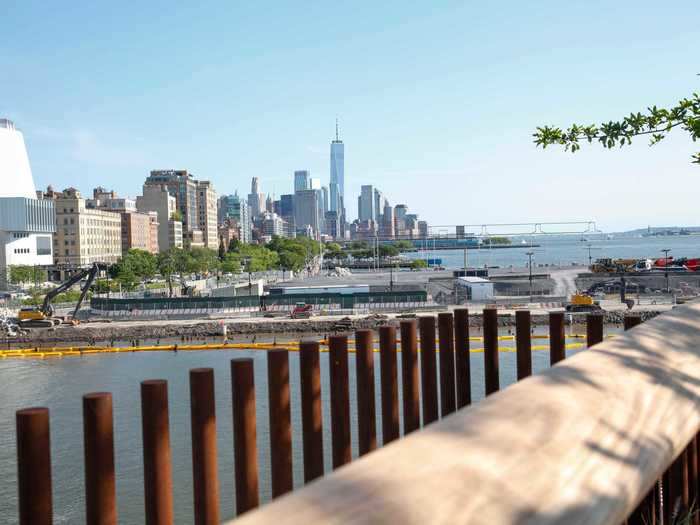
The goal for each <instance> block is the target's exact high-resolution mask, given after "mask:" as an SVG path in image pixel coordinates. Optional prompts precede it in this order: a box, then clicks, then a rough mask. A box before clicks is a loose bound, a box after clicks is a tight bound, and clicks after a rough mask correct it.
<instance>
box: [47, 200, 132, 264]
mask: <svg viewBox="0 0 700 525" xmlns="http://www.w3.org/2000/svg"><path fill="white" fill-rule="evenodd" d="M44 197H45V198H47V199H49V198H53V199H54V206H55V208H56V233H54V238H53V241H54V242H53V246H54V260H55V263H56V264H59V265H67V266H89V265H91V264H92V263H115V262H117V261H118V260H119V258H120V257H121V255H122V221H121V214H119V213H117V212H113V211H106V210H100V209H97V208H89V207H88V206H87V205H86V201H85V199H83V197H82V196H81V195H80V192H79V191H78V190H76V189H75V188H68V189H66V190H64V191H63V192H61V193H55V192H53V191H47V192H46V194H44Z"/></svg>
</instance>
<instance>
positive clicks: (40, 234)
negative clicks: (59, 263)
mask: <svg viewBox="0 0 700 525" xmlns="http://www.w3.org/2000/svg"><path fill="white" fill-rule="evenodd" d="M0 183H1V184H0V289H3V288H6V287H7V276H8V273H9V267H10V266H14V265H27V266H48V265H51V264H52V263H53V250H52V246H53V243H52V239H51V236H52V234H53V232H54V231H55V229H56V221H55V210H54V203H53V202H52V201H50V200H43V199H41V198H39V199H37V196H38V195H37V192H36V188H35V187H34V179H33V178H32V171H31V168H30V167H29V157H28V156H27V149H26V147H25V145H24V137H23V136H22V133H21V132H20V131H18V130H17V129H15V125H14V124H13V123H12V121H10V120H7V119H0ZM42 197H43V195H42Z"/></svg>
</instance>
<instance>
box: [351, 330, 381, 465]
mask: <svg viewBox="0 0 700 525" xmlns="http://www.w3.org/2000/svg"><path fill="white" fill-rule="evenodd" d="M372 337H373V333H372V330H357V331H356V332H355V371H356V375H357V381H356V383H357V441H358V444H359V452H360V456H362V455H364V454H367V453H368V452H371V451H372V450H374V449H375V448H377V417H376V408H375V405H374V342H373V341H372Z"/></svg>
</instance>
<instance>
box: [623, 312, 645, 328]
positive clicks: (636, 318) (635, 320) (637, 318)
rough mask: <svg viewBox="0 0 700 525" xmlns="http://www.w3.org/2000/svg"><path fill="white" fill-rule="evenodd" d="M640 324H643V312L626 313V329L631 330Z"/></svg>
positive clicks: (624, 322) (624, 319) (624, 323)
mask: <svg viewBox="0 0 700 525" xmlns="http://www.w3.org/2000/svg"><path fill="white" fill-rule="evenodd" d="M638 324H642V314H640V313H638V312H635V313H629V314H627V315H625V317H624V318H623V326H624V327H625V330H631V329H632V328H634V327H635V326H637V325H638Z"/></svg>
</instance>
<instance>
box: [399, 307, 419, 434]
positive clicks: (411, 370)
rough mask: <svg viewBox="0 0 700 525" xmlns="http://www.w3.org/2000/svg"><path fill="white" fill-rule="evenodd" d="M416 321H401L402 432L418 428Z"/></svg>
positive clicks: (405, 432)
mask: <svg viewBox="0 0 700 525" xmlns="http://www.w3.org/2000/svg"><path fill="white" fill-rule="evenodd" d="M416 324H417V323H416V321H415V320H414V319H409V320H406V321H401V378H402V383H403V433H404V436H405V435H406V434H408V433H409V432H413V431H414V430H418V429H419V428H420V391H419V387H418V385H419V383H418V343H417V334H416Z"/></svg>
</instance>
